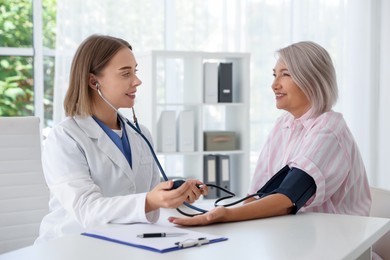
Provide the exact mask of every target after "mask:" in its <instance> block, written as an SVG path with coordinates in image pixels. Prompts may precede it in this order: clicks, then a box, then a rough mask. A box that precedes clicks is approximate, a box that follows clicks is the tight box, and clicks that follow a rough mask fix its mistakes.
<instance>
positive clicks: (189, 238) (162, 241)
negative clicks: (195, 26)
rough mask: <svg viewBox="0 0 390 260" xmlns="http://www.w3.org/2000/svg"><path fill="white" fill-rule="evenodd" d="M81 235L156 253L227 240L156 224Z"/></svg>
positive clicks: (136, 225)
mask: <svg viewBox="0 0 390 260" xmlns="http://www.w3.org/2000/svg"><path fill="white" fill-rule="evenodd" d="M144 233H185V234H184V235H182V236H176V237H153V238H141V237H138V235H139V234H144ZM81 235H84V236H89V237H93V238H97V239H103V240H106V241H110V242H114V243H119V244H123V245H127V246H133V247H137V248H141V249H145V250H150V251H153V252H157V253H166V252H172V251H176V250H181V249H187V248H191V247H197V246H203V245H207V244H212V243H217V242H222V241H226V240H228V238H226V237H220V236H215V235H211V234H207V233H202V232H196V231H192V230H187V229H183V228H177V227H170V226H162V225H158V224H146V223H136V224H129V225H114V226H112V227H104V228H99V229H94V230H90V231H87V232H84V233H81Z"/></svg>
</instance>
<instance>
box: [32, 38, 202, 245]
mask: <svg viewBox="0 0 390 260" xmlns="http://www.w3.org/2000/svg"><path fill="white" fill-rule="evenodd" d="M136 72H137V62H136V60H135V57H134V55H133V52H132V47H131V46H130V45H129V43H127V42H126V41H124V40H122V39H118V38H114V37H110V36H102V35H92V36H90V37H89V38H87V39H86V40H84V42H83V43H82V44H81V45H80V47H79V48H78V50H77V52H76V54H75V56H74V58H73V62H72V66H71V72H70V83H69V88H68V91H67V94H66V97H65V101H64V107H65V113H66V116H67V118H66V119H65V120H64V121H63V122H61V123H60V124H59V125H57V126H56V127H55V128H53V130H52V131H51V133H50V135H49V136H48V138H47V140H46V142H45V146H44V149H43V155H42V161H43V170H44V175H45V178H46V182H47V184H48V187H49V189H50V193H51V196H50V202H49V207H50V213H49V214H48V215H46V216H45V217H44V218H43V220H42V223H41V228H40V236H39V238H38V239H37V241H42V240H49V239H53V238H56V237H59V236H62V235H64V234H75V233H81V232H82V231H83V230H84V229H85V228H88V227H92V226H97V225H102V224H107V223H131V222H156V221H157V220H158V218H159V208H176V207H178V206H180V205H182V203H183V202H189V203H192V202H194V201H195V200H196V199H198V198H199V196H200V195H202V194H203V193H204V194H207V187H206V186H205V185H203V183H202V182H200V181H198V180H187V181H186V182H185V183H184V184H183V185H181V186H180V187H179V188H177V189H172V190H170V189H171V188H172V185H173V182H172V181H167V182H161V183H160V174H159V171H158V169H157V167H156V164H155V162H154V160H153V157H152V155H151V152H150V150H149V148H148V146H147V144H146V143H145V142H144V140H142V139H141V137H140V135H139V134H138V133H136V132H135V131H134V130H132V129H131V128H130V127H129V126H128V125H126V124H125V123H124V122H123V120H122V119H121V118H120V117H119V116H118V114H117V112H116V110H115V109H114V108H116V109H118V108H120V107H127V108H130V107H132V106H133V105H134V99H135V96H136V92H137V88H138V87H139V86H140V85H141V81H140V79H139V78H138V77H137V75H136ZM98 90H99V91H100V93H98ZM100 94H101V95H100ZM111 106H113V107H114V108H113V107H111ZM141 130H142V133H144V135H145V136H146V137H147V138H148V139H149V140H151V136H150V133H149V132H148V130H147V129H146V128H145V127H142V126H141ZM196 185H202V186H203V188H201V189H199V188H198V187H197V186H196Z"/></svg>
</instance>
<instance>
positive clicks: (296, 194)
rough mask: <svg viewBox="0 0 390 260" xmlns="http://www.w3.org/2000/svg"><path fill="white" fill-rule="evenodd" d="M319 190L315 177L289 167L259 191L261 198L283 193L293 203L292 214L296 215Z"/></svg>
mask: <svg viewBox="0 0 390 260" xmlns="http://www.w3.org/2000/svg"><path fill="white" fill-rule="evenodd" d="M316 190H317V186H316V183H315V182H314V179H313V177H311V176H310V175H309V174H307V173H306V172H304V171H302V170H301V169H298V168H294V167H293V168H292V169H290V168H289V167H288V166H287V165H286V166H284V167H283V168H282V169H281V170H280V171H278V172H277V173H276V174H275V175H274V176H272V178H271V179H270V180H269V181H268V182H267V183H266V184H265V185H264V186H263V187H262V188H261V189H260V190H258V191H257V194H258V195H259V196H260V197H265V196H268V195H270V194H275V193H281V194H284V195H286V196H287V197H288V198H289V199H290V200H291V201H292V203H293V205H294V208H293V210H292V211H291V214H295V213H297V212H298V210H299V209H300V208H301V207H302V206H303V205H305V203H306V202H307V201H308V200H309V199H310V198H311V196H313V195H314V194H315V192H316Z"/></svg>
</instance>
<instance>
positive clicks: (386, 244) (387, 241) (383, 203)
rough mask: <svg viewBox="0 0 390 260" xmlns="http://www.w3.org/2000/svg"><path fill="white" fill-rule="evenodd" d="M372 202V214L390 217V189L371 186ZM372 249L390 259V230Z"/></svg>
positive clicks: (373, 215)
mask: <svg viewBox="0 0 390 260" xmlns="http://www.w3.org/2000/svg"><path fill="white" fill-rule="evenodd" d="M370 191H371V197H372V204H371V212H370V216H372V217H381V218H390V191H388V190H383V189H379V188H375V187H371V188H370ZM372 250H373V251H374V252H376V253H377V254H378V255H380V256H381V257H382V258H383V259H390V232H388V233H387V234H385V235H384V236H383V237H382V238H381V239H380V240H379V241H377V242H376V243H375V244H374V245H373V247H372Z"/></svg>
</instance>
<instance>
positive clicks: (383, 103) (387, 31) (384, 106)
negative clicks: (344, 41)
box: [375, 0, 390, 189]
mask: <svg viewBox="0 0 390 260" xmlns="http://www.w3.org/2000/svg"><path fill="white" fill-rule="evenodd" d="M380 10H381V13H380V17H381V28H380V36H381V37H380V77H379V86H380V88H379V110H378V116H379V122H378V126H379V131H378V132H379V133H378V140H379V142H378V154H377V157H378V162H377V163H378V167H377V168H378V169H377V173H378V175H377V176H378V178H377V180H376V182H375V185H376V186H379V187H382V188H386V189H390V169H389V162H390V107H389V105H390V86H389V85H390V77H389V74H390V1H387V0H383V1H381V7H380Z"/></svg>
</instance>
